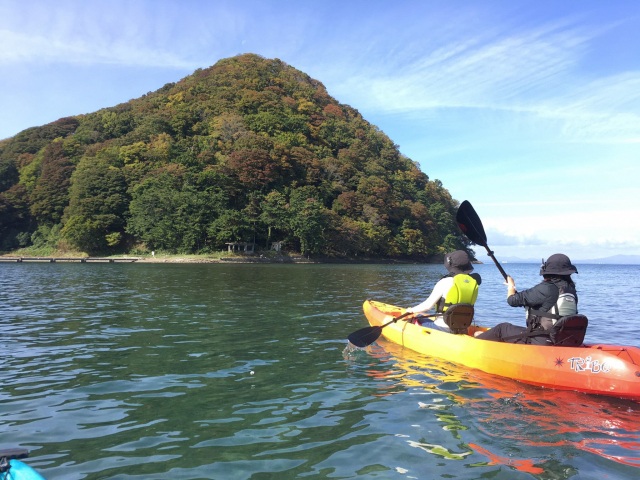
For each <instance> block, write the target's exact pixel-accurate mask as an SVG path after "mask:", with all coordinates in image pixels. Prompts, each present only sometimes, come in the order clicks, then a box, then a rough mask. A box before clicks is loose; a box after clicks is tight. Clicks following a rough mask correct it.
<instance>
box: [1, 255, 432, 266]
mask: <svg viewBox="0 0 640 480" xmlns="http://www.w3.org/2000/svg"><path fill="white" fill-rule="evenodd" d="M430 260H431V261H418V260H398V259H385V258H360V259H358V258H334V257H318V258H313V257H310V258H307V257H303V256H301V255H277V256H263V255H259V256H254V255H246V256H229V257H224V256H222V257H221V256H206V255H121V256H109V257H90V256H65V255H60V256H37V255H10V254H8V255H0V263H216V264H248V263H252V264H257V263H261V264H401V265H406V264H431V263H440V262H441V260H437V261H434V260H435V259H433V258H432V259H430Z"/></svg>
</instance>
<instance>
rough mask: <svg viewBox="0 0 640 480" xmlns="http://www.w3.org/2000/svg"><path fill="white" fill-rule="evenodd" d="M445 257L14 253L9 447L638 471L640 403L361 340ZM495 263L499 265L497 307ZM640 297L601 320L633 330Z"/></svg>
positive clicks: (2, 354) (349, 466)
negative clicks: (177, 258)
mask: <svg viewBox="0 0 640 480" xmlns="http://www.w3.org/2000/svg"><path fill="white" fill-rule="evenodd" d="M478 269H479V270H480V269H482V266H481V267H479V268H478ZM580 272H581V275H583V272H587V273H588V269H583V268H580ZM442 273H443V272H442V268H441V266H423V265H405V266H388V265H387V266H381V265H162V264H156V265H135V264H134V265H130V264H93V265H91V264H66V265H64V264H22V265H16V264H0V280H1V283H0V285H1V288H0V331H2V343H1V345H2V348H1V349H0V361H1V362H2V369H0V432H1V433H2V435H0V448H9V447H23V448H27V449H29V450H30V451H31V455H30V458H29V459H28V460H29V464H30V465H31V466H33V467H34V468H36V469H37V470H38V471H40V472H41V473H43V474H44V476H45V477H46V478H47V479H48V480H61V479H63V480H97V479H118V480H130V479H140V480H150V479H152V480H175V479H194V480H196V479H198V480H202V479H222V480H236V479H238V480H244V479H254V480H259V479H267V478H283V479H289V478H306V477H309V478H358V480H369V479H380V478H384V479H385V480H386V479H396V478H397V479H409V478H418V479H432V478H458V479H470V478H473V479H476V478H492V479H509V480H512V479H516V480H519V479H530V478H539V479H546V478H556V479H562V478H570V477H572V476H575V477H576V478H580V479H581V480H582V479H583V478H594V479H595V478H598V479H600V478H616V479H626V478H635V476H637V473H638V466H639V465H638V455H637V453H636V452H637V451H638V450H639V449H638V443H639V439H638V431H639V430H640V428H638V427H639V425H638V423H637V420H636V417H637V415H638V405H637V404H633V403H628V402H621V401H616V400H610V399H601V398H592V397H589V396H586V395H582V394H571V393H563V392H553V391H548V390H543V389H538V388H535V387H527V386H523V385H520V384H518V383H517V382H512V381H504V380H500V379H498V378H494V377H489V376H486V375H483V374H481V373H479V372H475V371H468V370H465V369H463V368H461V367H459V366H456V365H452V364H447V363H443V362H438V361H437V360H434V359H430V358H428V357H425V356H421V355H418V354H415V353H413V352H410V351H406V350H403V349H402V348H400V347H397V346H394V345H392V344H389V343H386V342H384V341H382V340H381V341H380V342H379V343H377V344H375V345H373V346H372V347H369V348H368V349H366V350H356V351H354V350H351V351H344V350H345V345H346V338H347V335H348V334H349V333H351V332H352V331H355V330H358V329H360V328H362V327H364V326H366V320H365V319H364V316H363V314H362V307H361V306H362V302H363V300H364V299H366V298H372V297H373V298H379V299H381V300H383V301H389V302H392V303H393V302H397V303H398V304H404V305H408V304H415V303H417V302H418V301H421V300H423V299H424V295H425V293H427V291H428V290H429V289H430V286H432V285H433V283H435V280H437V278H439V277H440V275H442ZM493 273H495V272H494V271H493V270H489V269H484V271H483V272H482V275H483V277H484V281H483V287H482V288H483V289H484V290H483V291H484V292H485V293H484V296H483V299H484V300H483V302H486V303H485V304H484V305H485V306H484V307H483V311H486V312H490V311H491V310H490V308H489V305H490V304H491V296H492V292H493V290H492V288H493V287H492V281H493V280H492V279H493V276H492V275H491V274H493ZM509 273H512V272H511V271H510V272H509ZM513 273H514V274H515V275H517V276H518V277H519V278H521V277H520V276H519V275H518V274H517V273H516V272H513ZM625 274H626V273H625ZM615 275H618V273H616V274H615ZM616 281H617V280H616ZM603 282H605V284H606V281H605V279H603V275H602V274H600V275H599V278H598V283H599V286H598V288H599V289H602V285H603ZM495 283H496V285H495V286H496V291H495V293H494V294H495V297H496V299H499V301H500V304H501V305H503V302H504V286H503V285H502V284H501V283H498V282H497V281H496V282H495ZM523 283H524V282H523ZM580 285H581V286H582V288H583V289H584V290H586V291H587V292H588V289H587V287H588V286H589V283H588V282H587V281H583V282H582V283H581V284H580ZM617 288H618V286H615V287H612V291H617V290H616V289H617ZM498 289H499V290H498ZM481 294H482V292H481ZM582 298H583V299H589V298H590V295H588V294H586V295H584V296H583V297H582ZM593 298H596V299H597V298H598V297H597V294H596V293H594V295H593ZM627 298H628V299H629V298H630V297H629V296H627ZM581 301H582V300H581ZM589 301H590V300H585V305H586V306H587V307H588V306H589ZM632 303H633V300H630V302H629V304H628V305H627V306H626V308H628V309H629V311H628V312H627V313H629V315H625V316H624V317H623V321H619V322H617V323H616V325H614V326H610V327H608V328H604V327H603V328H602V329H601V330H598V329H596V328H594V332H593V335H594V336H596V337H597V336H605V335H608V337H606V336H605V338H604V339H605V340H606V338H614V337H615V336H616V335H617V333H616V332H621V331H626V330H625V329H627V330H630V329H631V328H632V327H631V326H630V325H633V322H632V319H633V318H635V317H634V316H632V315H631V313H632V312H635V311H636V310H637V308H636V307H635V306H634V305H632ZM603 305H604V304H603ZM485 307H486V308H485ZM492 308H493V307H492ZM502 310H504V308H503V309H502ZM502 310H500V309H499V308H498V307H495V314H494V313H491V315H489V316H490V318H491V320H496V321H497V320H499V318H498V317H499V315H501V314H502V313H504V312H502ZM500 312H502V313H500ZM509 314H512V312H509ZM595 325H601V326H602V325H605V324H604V323H598V322H596V323H595ZM590 328H591V327H590ZM598 328H600V327H598ZM633 328H635V326H633ZM616 329H617V330H616ZM634 331H635V330H634ZM629 338H630V340H631V341H635V340H634V339H633V338H631V337H629ZM252 372H253V373H252Z"/></svg>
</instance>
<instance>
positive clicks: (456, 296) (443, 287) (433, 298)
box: [406, 250, 482, 332]
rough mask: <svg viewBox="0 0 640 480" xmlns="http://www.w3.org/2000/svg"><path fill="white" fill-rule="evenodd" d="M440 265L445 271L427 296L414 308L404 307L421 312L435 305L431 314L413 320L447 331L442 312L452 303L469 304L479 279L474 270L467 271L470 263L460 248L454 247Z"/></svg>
mask: <svg viewBox="0 0 640 480" xmlns="http://www.w3.org/2000/svg"><path fill="white" fill-rule="evenodd" d="M444 266H445V268H446V269H447V271H448V272H449V273H447V275H445V276H444V277H442V278H441V279H440V280H438V282H437V283H436V284H435V286H434V287H433V291H432V292H431V294H430V295H429V297H428V298H427V299H426V300H425V301H424V302H422V303H420V304H419V305H416V306H415V307H411V308H407V310H406V312H407V313H424V312H427V311H428V310H431V309H432V308H434V307H435V315H432V316H430V317H429V318H420V317H418V318H417V320H418V322H419V323H421V324H422V325H424V326H428V327H429V328H435V329H436V330H442V331H444V332H451V329H450V328H449V326H448V325H447V324H446V323H445V321H444V318H443V313H444V311H445V310H446V309H447V308H448V307H449V306H450V305H452V304H456V303H469V304H471V305H473V304H474V303H475V301H476V297H477V296H478V286H479V285H480V283H481V282H482V279H481V277H480V275H479V274H478V273H471V272H472V271H473V266H472V265H471V261H470V259H469V255H468V254H467V252H465V251H464V250H455V251H453V252H450V253H448V254H446V255H445V257H444Z"/></svg>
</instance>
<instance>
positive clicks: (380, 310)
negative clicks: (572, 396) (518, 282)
mask: <svg viewBox="0 0 640 480" xmlns="http://www.w3.org/2000/svg"><path fill="white" fill-rule="evenodd" d="M363 309H364V314H365V316H366V317H367V320H368V321H369V324H370V325H371V326H381V325H383V324H385V323H388V322H389V320H390V319H391V318H390V316H391V317H398V316H399V315H401V314H403V313H404V312H405V309H403V308H401V307H397V306H394V305H389V304H385V303H382V302H376V301H373V300H367V301H365V302H364V305H363ZM405 320H406V321H405ZM477 330H486V328H482V327H477V326H471V327H469V331H468V332H467V335H454V334H451V333H447V332H442V331H439V330H434V329H431V328H425V327H423V326H421V325H417V324H414V323H412V321H411V317H406V318H405V319H402V320H399V321H398V322H394V323H391V324H390V325H388V326H386V327H384V328H383V329H382V335H383V336H384V337H385V338H386V339H387V340H389V341H391V342H394V343H397V344H399V345H402V346H404V347H406V348H409V349H411V350H414V351H416V352H419V353H422V354H425V355H429V356H432V357H437V358H441V359H443V360H447V361H450V362H453V363H457V364H461V365H464V366H467V367H470V368H475V369H478V370H481V371H483V372H486V373H490V374H493V375H500V376H502V377H506V378H511V379H514V380H518V381H521V382H524V383H528V384H531V385H538V386H543V387H550V388H555V389H562V390H576V391H580V392H585V393H591V394H598V395H608V396H614V397H618V398H628V399H633V400H638V401H640V348H637V347H630V346H618V345H583V346H581V347H548V346H540V345H524V344H516V343H506V342H493V341H489V340H481V339H477V338H474V337H473V333H474V332H475V331H477Z"/></svg>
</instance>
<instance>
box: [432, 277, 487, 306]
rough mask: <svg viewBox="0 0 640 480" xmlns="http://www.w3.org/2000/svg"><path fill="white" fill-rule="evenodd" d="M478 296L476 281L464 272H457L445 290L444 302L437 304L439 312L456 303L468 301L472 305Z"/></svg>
mask: <svg viewBox="0 0 640 480" xmlns="http://www.w3.org/2000/svg"><path fill="white" fill-rule="evenodd" d="M477 298H478V282H477V281H476V279H475V278H473V277H472V276H470V275H467V274H466V273H459V274H457V275H455V276H454V277H453V286H452V287H451V288H450V289H449V291H448V292H447V295H446V296H445V298H444V302H441V303H440V304H439V305H438V311H439V312H445V311H446V310H447V308H449V307H450V306H451V305H455V304H456V303H470V304H471V305H474V304H475V303H476V299H477Z"/></svg>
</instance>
